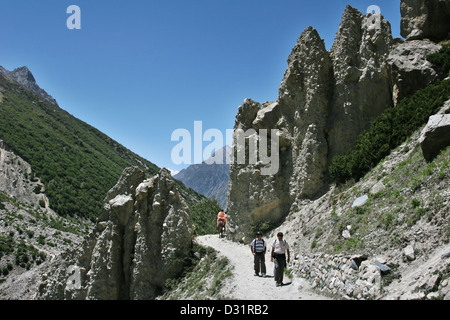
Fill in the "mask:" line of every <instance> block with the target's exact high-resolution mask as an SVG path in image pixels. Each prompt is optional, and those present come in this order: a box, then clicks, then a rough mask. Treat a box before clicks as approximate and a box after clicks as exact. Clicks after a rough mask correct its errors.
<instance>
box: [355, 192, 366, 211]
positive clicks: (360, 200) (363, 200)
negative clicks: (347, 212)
mask: <svg viewBox="0 0 450 320" xmlns="http://www.w3.org/2000/svg"><path fill="white" fill-rule="evenodd" d="M368 200H369V196H368V195H367V194H365V195H363V196H361V197H359V198H357V199H355V201H353V203H352V208H356V207H361V206H363V205H365V204H366V202H367V201H368Z"/></svg>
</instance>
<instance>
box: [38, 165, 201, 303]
mask: <svg viewBox="0 0 450 320" xmlns="http://www.w3.org/2000/svg"><path fill="white" fill-rule="evenodd" d="M193 231H194V227H193V224H192V220H191V217H190V213H189V208H188V206H187V205H186V204H185V202H184V200H183V199H182V197H181V196H180V194H179V193H178V190H177V188H176V183H175V181H174V180H173V178H172V177H171V176H170V173H169V171H168V170H166V169H162V170H161V171H160V172H159V174H158V175H156V176H154V177H152V178H150V179H145V174H144V172H143V171H141V170H140V169H139V168H137V167H131V168H127V169H125V170H124V172H123V174H122V176H121V178H120V179H119V182H118V183H117V185H116V186H115V187H114V188H112V189H111V191H110V192H109V193H108V195H107V197H106V199H105V205H104V207H103V212H102V213H101V214H100V216H99V218H98V221H97V225H96V228H95V230H94V232H93V233H91V234H90V235H89V236H88V237H87V238H86V240H85V242H84V244H83V246H82V247H81V248H79V249H78V250H77V251H74V252H71V253H66V254H64V255H62V256H61V257H59V259H58V260H57V261H55V262H54V263H53V265H52V266H51V268H50V269H49V271H48V272H47V273H46V274H45V275H44V276H43V281H42V283H41V284H40V287H39V293H38V298H40V299H95V300H117V299H121V300H122V299H123V300H127V299H134V300H140V299H153V298H155V296H156V295H157V292H158V290H159V289H160V288H162V287H163V286H164V284H165V281H166V280H167V279H169V278H173V277H175V276H176V275H177V274H178V273H179V272H180V271H181V270H182V268H183V267H184V263H185V258H186V257H187V256H188V254H189V251H190V248H191V245H192V238H193Z"/></svg>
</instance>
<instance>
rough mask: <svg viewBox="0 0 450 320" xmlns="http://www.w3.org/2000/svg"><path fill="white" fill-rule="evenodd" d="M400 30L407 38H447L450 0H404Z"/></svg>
mask: <svg viewBox="0 0 450 320" xmlns="http://www.w3.org/2000/svg"><path fill="white" fill-rule="evenodd" d="M400 11H401V15H402V19H401V22H400V23H401V25H400V28H401V30H400V32H401V35H402V37H404V38H406V39H407V40H417V39H419V40H422V39H425V38H429V39H432V40H434V41H440V40H445V39H446V38H447V37H448V35H449V33H450V22H449V19H448V14H449V12H450V1H448V0H432V1H430V0H402V1H401V3H400Z"/></svg>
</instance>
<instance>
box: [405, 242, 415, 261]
mask: <svg viewBox="0 0 450 320" xmlns="http://www.w3.org/2000/svg"><path fill="white" fill-rule="evenodd" d="M403 254H404V256H405V258H406V259H407V260H409V261H412V260H414V259H416V256H415V254H414V246H413V245H411V244H410V245H408V246H407V247H406V248H405V249H404V250H403Z"/></svg>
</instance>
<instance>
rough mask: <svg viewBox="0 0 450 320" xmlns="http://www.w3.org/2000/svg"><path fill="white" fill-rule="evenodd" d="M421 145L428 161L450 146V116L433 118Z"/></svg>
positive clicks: (428, 124) (429, 121)
mask: <svg viewBox="0 0 450 320" xmlns="http://www.w3.org/2000/svg"><path fill="white" fill-rule="evenodd" d="M448 102H449V101H447V103H448ZM419 143H420V147H421V149H422V153H423V156H424V158H425V160H427V161H431V160H433V158H434V157H435V156H437V155H438V154H439V152H440V151H441V150H442V149H444V148H445V147H447V146H448V145H450V115H449V114H442V115H441V114H437V115H433V116H431V117H430V119H429V120H428V123H427V125H426V126H425V128H424V129H423V131H422V134H421V136H420V138H419Z"/></svg>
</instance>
